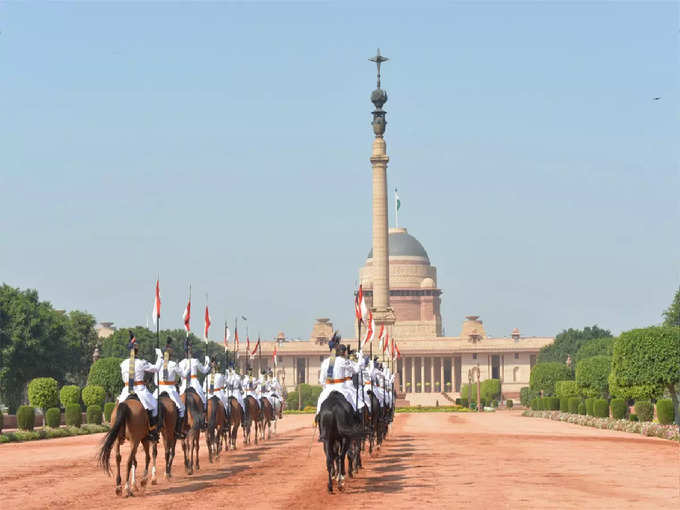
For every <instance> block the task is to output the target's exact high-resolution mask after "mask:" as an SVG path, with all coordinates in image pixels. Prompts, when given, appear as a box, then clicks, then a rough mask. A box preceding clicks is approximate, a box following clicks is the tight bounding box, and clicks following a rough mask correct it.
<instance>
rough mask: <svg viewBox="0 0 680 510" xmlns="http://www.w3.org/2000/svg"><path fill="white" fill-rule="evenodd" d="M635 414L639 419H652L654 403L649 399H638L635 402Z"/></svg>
mask: <svg viewBox="0 0 680 510" xmlns="http://www.w3.org/2000/svg"><path fill="white" fill-rule="evenodd" d="M635 414H637V416H638V419H639V420H640V421H652V418H654V405H653V404H652V403H651V402H650V401H649V400H638V401H637V402H635Z"/></svg>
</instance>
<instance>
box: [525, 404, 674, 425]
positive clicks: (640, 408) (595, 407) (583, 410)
mask: <svg viewBox="0 0 680 510" xmlns="http://www.w3.org/2000/svg"><path fill="white" fill-rule="evenodd" d="M530 405H531V410H532V411H560V412H563V413H571V414H583V415H588V416H595V417H598V418H608V417H609V415H610V402H608V401H607V400H605V399H603V398H587V399H585V400H582V399H581V398H579V397H562V398H560V397H540V398H534V399H533V400H532V401H531V403H530ZM656 414H657V418H658V419H659V423H661V424H662V425H670V424H671V423H673V419H674V410H673V402H672V401H671V400H670V399H661V400H658V401H657V403H656ZM611 416H612V418H615V419H617V420H622V419H625V418H626V417H628V418H629V419H630V420H632V421H638V420H639V421H652V420H653V418H654V404H652V403H651V402H649V401H645V400H640V401H637V402H635V413H634V414H631V415H630V416H628V405H627V403H626V401H625V400H623V399H621V398H615V399H612V401H611Z"/></svg>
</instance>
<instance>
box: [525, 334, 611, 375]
mask: <svg viewBox="0 0 680 510" xmlns="http://www.w3.org/2000/svg"><path fill="white" fill-rule="evenodd" d="M610 336H612V334H611V331H609V330H607V329H602V328H600V327H598V326H597V325H595V326H592V327H590V326H588V327H585V328H583V329H582V330H581V329H572V328H569V329H567V330H564V331H562V332H561V333H559V334H558V335H557V336H556V337H555V341H554V342H553V343H552V344H550V345H546V346H545V347H543V348H541V350H540V352H539V353H538V360H537V361H538V363H546V362H549V361H556V362H559V363H565V362H566V361H567V356H569V355H571V356H572V358H573V356H574V355H575V354H576V352H577V351H578V350H579V348H580V347H581V346H582V345H583V344H584V343H586V342H587V341H588V340H592V339H594V338H605V337H610ZM572 361H573V360H572ZM572 366H573V364H572Z"/></svg>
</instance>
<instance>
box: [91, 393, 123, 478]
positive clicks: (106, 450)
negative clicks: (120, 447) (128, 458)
mask: <svg viewBox="0 0 680 510" xmlns="http://www.w3.org/2000/svg"><path fill="white" fill-rule="evenodd" d="M129 416H130V407H129V406H128V405H127V404H126V403H125V402H119V403H118V409H116V421H115V422H114V423H113V426H112V427H111V428H110V429H109V431H108V432H107V433H106V436H104V441H103V442H102V447H101V448H100V450H99V453H98V454H97V465H98V466H99V467H100V468H102V469H103V470H104V471H106V472H107V473H108V474H111V467H110V463H109V460H110V458H111V449H112V448H113V443H114V442H115V441H116V438H117V437H118V434H119V433H120V431H121V427H122V428H124V427H125V422H126V420H127V419H128V417H129Z"/></svg>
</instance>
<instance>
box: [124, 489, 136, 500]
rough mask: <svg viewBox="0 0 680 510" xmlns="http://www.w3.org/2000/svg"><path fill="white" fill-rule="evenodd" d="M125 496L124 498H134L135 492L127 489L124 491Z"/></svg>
mask: <svg viewBox="0 0 680 510" xmlns="http://www.w3.org/2000/svg"><path fill="white" fill-rule="evenodd" d="M125 497H126V498H134V497H135V494H134V493H133V492H132V491H131V490H130V489H128V490H127V491H126V493H125Z"/></svg>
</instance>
